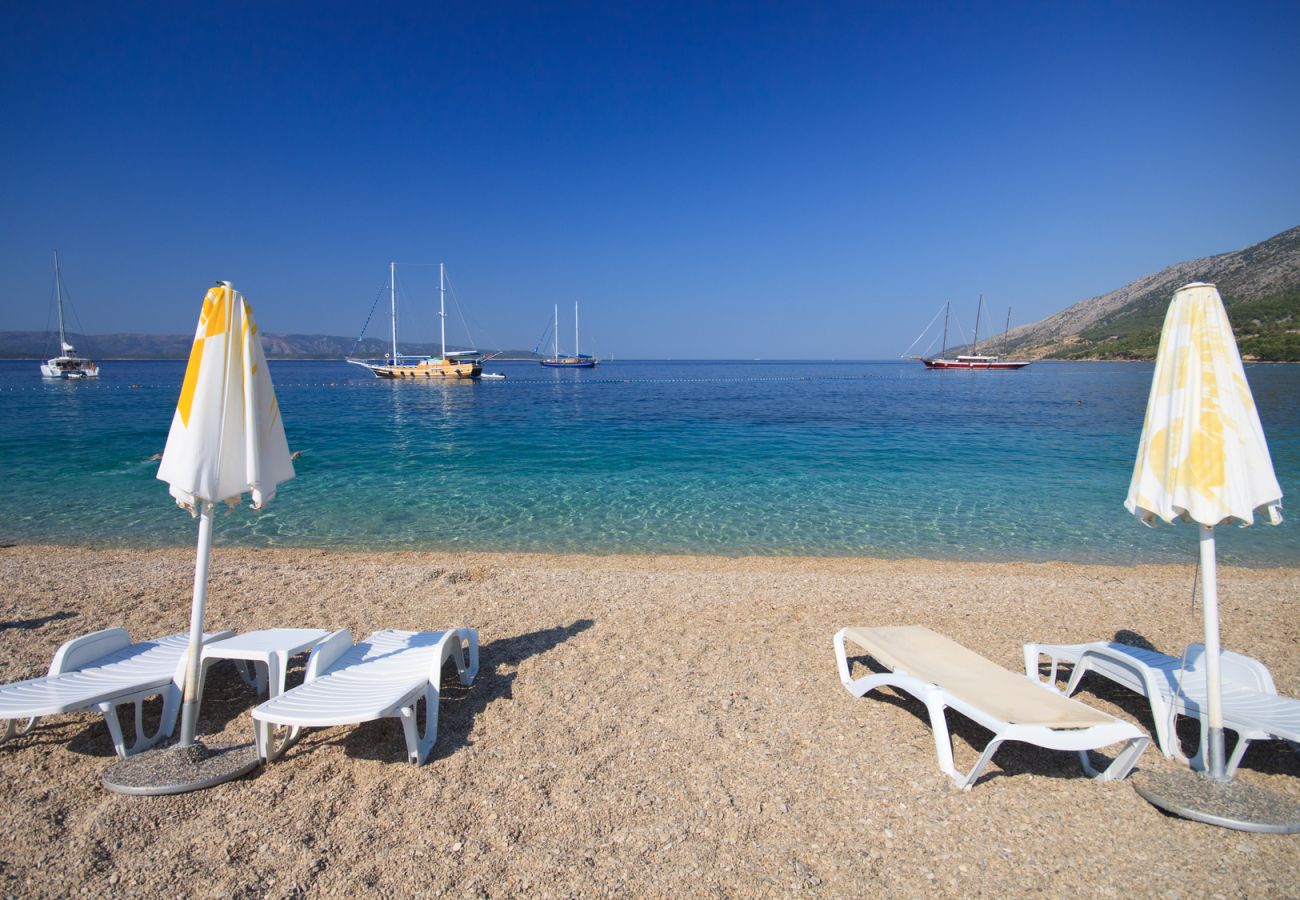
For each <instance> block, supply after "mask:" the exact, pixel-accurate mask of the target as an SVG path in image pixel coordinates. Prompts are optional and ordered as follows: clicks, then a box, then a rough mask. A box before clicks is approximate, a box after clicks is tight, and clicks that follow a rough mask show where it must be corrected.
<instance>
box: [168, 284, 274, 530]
mask: <svg viewBox="0 0 1300 900" xmlns="http://www.w3.org/2000/svg"><path fill="white" fill-rule="evenodd" d="M158 477H159V478H161V479H162V480H163V481H166V482H168V483H169V484H170V486H171V494H172V496H173V497H175V498H176V502H177V503H178V504H179V505H180V506H183V507H185V508H186V509H188V510H190V511H191V512H193V513H195V514H196V515H197V514H198V510H199V505H200V503H201V502H203V501H206V502H207V503H219V502H223V501H224V502H226V503H228V504H230V505H231V506H234V505H236V504H238V502H239V498H240V496H241V495H243V494H244V493H250V494H251V495H252V500H253V507H254V508H255V509H260V508H261V507H262V504H264V503H266V502H267V501H268V500H270V499H271V498H272V497H274V496H275V487H276V485H277V484H279V483H280V482H282V481H287V480H288V479H290V478H292V477H293V462H292V461H291V460H290V457H289V444H288V442H287V441H286V439H285V436H284V423H283V422H282V421H281V420H280V407H279V404H278V403H277V402H276V399H275V388H274V387H273V386H272V384H271V376H270V373H269V372H268V371H267V368H266V357H265V355H264V354H263V352H262V342H261V340H260V339H259V338H258V335H257V325H256V324H254V322H253V310H252V308H251V307H250V306H249V305H248V301H247V300H245V299H244V295H243V294H240V293H238V292H237V291H235V290H234V289H233V288H232V287H231V285H230V282H228V281H222V282H218V283H217V284H216V285H215V286H213V287H212V288H211V289H210V290H209V291H208V293H207V295H206V296H205V297H204V298H203V311H202V312H201V313H200V315H199V326H198V330H197V331H196V332H195V334H194V346H193V348H192V349H191V350H190V361H189V365H188V366H187V367H186V369H185V380H184V382H182V384H181V395H180V399H179V400H178V401H177V403H176V413H175V415H173V416H172V425H171V431H170V432H169V433H168V435H167V446H166V449H164V450H163V457H162V463H161V464H160V465H159V466H158Z"/></svg>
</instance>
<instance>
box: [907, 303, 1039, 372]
mask: <svg viewBox="0 0 1300 900" xmlns="http://www.w3.org/2000/svg"><path fill="white" fill-rule="evenodd" d="M951 307H952V303H951V301H950V302H949V303H948V304H947V306H945V307H944V312H943V349H942V350H941V351H940V352H939V355H938V356H937V357H934V358H932V359H931V358H928V357H923V356H914V357H912V358H913V359H919V360H920V361H921V362H923V363H925V367H926V368H927V369H1023V368H1024V367H1025V366H1027V365H1029V363H1030V360H1027V359H1003V358H1002V357H1000V356H993V355H989V354H981V353H980V313H981V312H982V311H983V309H984V295H983V294H980V302H979V306H977V307H976V308H975V339H974V340H973V341H972V342H971V352H970V353H962V354H958V355H957V356H956V357H953V358H952V359H947V358H945V357H946V356H947V354H948V312H949V310H950V308H951ZM1007 330H1008V331H1010V330H1011V310H1010V309H1008V310H1007ZM1005 340H1006V333H1005V332H1004V333H1003V341H1004V342H1005Z"/></svg>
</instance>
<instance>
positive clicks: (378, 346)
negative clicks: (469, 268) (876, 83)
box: [0, 331, 541, 359]
mask: <svg viewBox="0 0 1300 900" xmlns="http://www.w3.org/2000/svg"><path fill="white" fill-rule="evenodd" d="M68 342H69V343H71V344H72V345H73V346H75V347H76V348H77V352H78V353H82V354H84V355H86V356H89V357H91V358H94V359H186V358H187V357H188V356H189V355H190V345H191V344H192V343H193V342H194V336H193V335H185V334H92V335H85V334H74V333H72V332H69V333H68ZM58 343H59V340H58V335H57V334H55V335H50V334H48V333H47V332H44V331H0V359H44V358H46V357H49V356H52V355H53V354H54V352H55V350H56V348H57V347H58ZM354 343H355V340H354V339H353V338H343V337H331V336H329V335H324V334H273V333H271V332H266V331H264V332H262V349H263V350H264V351H265V352H266V356H267V358H268V359H342V358H343V357H344V356H346V355H347V354H348V352H349V351H350V350H352V348H353V345H354ZM401 349H402V352H403V353H413V354H433V353H436V352H437V350H438V347H437V346H436V345H434V344H406V343H404V344H402V345H401ZM447 349H448V350H459V349H465V348H463V347H448V348H447ZM387 351H388V344H386V343H385V342H383V341H381V340H378V339H376V338H367V339H366V340H364V341H362V342H361V345H360V346H359V347H357V350H356V354H357V356H359V357H362V358H367V359H369V358H378V357H381V356H383V355H384V354H385V353H386V352H387ZM484 353H488V354H497V355H499V356H504V357H506V358H508V359H540V358H541V357H540V356H539V355H538V354H536V353H533V352H532V351H531V350H486V351H484Z"/></svg>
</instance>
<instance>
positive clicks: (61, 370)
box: [41, 250, 99, 378]
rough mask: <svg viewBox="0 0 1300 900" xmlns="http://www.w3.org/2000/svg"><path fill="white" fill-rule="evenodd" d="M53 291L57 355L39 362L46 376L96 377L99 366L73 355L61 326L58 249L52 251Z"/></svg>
mask: <svg viewBox="0 0 1300 900" xmlns="http://www.w3.org/2000/svg"><path fill="white" fill-rule="evenodd" d="M54 293H55V296H56V297H57V298H58V304H59V355H58V356H56V357H54V358H53V359H49V360H46V361H45V362H43V363H41V374H42V375H44V376H45V377H46V378H98V377H99V366H98V365H96V364H95V361H94V360H93V359H86V358H85V357H84V356H75V355H74V354H75V353H76V352H77V348H76V347H74V346H72V345H71V344H69V343H68V333H67V331H66V330H65V329H64V327H63V275H62V274H61V273H60V272H59V251H58V250H55V251H54Z"/></svg>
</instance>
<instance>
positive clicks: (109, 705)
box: [95, 685, 180, 759]
mask: <svg viewBox="0 0 1300 900" xmlns="http://www.w3.org/2000/svg"><path fill="white" fill-rule="evenodd" d="M159 693H161V694H162V696H163V710H162V717H161V719H160V720H159V722H158V728H157V730H155V731H154V733H153V734H149V733H148V732H147V731H146V730H145V727H144V701H145V700H147V699H149V698H150V697H155V696H158V694H159ZM172 693H173V691H172V689H171V685H168V686H167V687H166V688H164V689H163V690H162V691H161V692H159V691H157V690H155V691H151V692H148V693H142V694H134V695H132V696H129V697H121V698H118V699H116V700H110V701H108V702H106V703H100V704H98V705H96V707H95V708H96V709H97V710H99V711H100V712H101V713H103V714H104V723H105V724H106V725H107V726H108V733H109V736H110V737H112V739H113V750H114V751H115V752H116V753H117V755H118V756H120V757H122V758H123V759H125V758H126V757H128V756H131V755H133V754H135V753H139V752H140V751H141V750H148V749H149V748H150V747H152V746H153V745H154V744H156V743H158V742H159V741H161V740H162V739H163V738H165V737H168V736H169V735H170V734H171V733H172V730H173V728H174V727H175V725H176V708H177V707H179V705H180V704H179V702H173V703H169V702H168V701H169V700H170V699H171V696H170V695H171V694H172ZM177 699H179V698H177ZM127 703H130V704H131V705H132V706H133V707H135V716H134V719H135V722H134V724H135V740H133V741H132V742H131V745H130V746H127V743H126V737H125V736H124V735H123V733H122V722H121V719H120V718H119V717H118V713H117V708H118V707H119V706H122V705H125V704H127ZM169 712H170V713H171V716H170V719H169V718H168V713H169Z"/></svg>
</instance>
